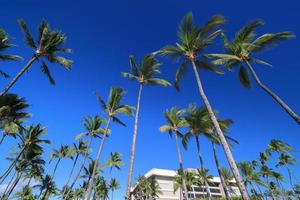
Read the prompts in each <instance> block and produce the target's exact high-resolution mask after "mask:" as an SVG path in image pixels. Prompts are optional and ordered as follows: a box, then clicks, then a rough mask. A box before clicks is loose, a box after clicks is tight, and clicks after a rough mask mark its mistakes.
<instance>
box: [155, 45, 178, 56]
mask: <svg viewBox="0 0 300 200" xmlns="http://www.w3.org/2000/svg"><path fill="white" fill-rule="evenodd" d="M158 55H161V56H166V57H170V58H174V59H180V58H181V57H182V56H183V55H184V51H182V49H180V48H178V47H176V46H173V45H167V46H165V47H163V48H161V49H160V50H159V52H158Z"/></svg>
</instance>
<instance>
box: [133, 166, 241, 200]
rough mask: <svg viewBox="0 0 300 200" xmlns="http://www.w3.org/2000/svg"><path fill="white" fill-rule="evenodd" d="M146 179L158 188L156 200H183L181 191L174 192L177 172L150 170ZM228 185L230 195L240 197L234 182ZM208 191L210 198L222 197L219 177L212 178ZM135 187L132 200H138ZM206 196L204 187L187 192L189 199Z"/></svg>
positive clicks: (194, 170)
mask: <svg viewBox="0 0 300 200" xmlns="http://www.w3.org/2000/svg"><path fill="white" fill-rule="evenodd" d="M186 171H189V172H195V173H197V170H196V169H186ZM144 176H145V177H146V178H147V179H155V180H156V181H157V183H158V185H159V187H160V191H161V194H158V197H157V198H155V199H156V200H184V198H183V197H182V191H181V189H178V190H177V191H176V192H174V188H173V183H174V179H175V177H176V176H177V171H174V170H166V169H156V168H154V169H151V170H150V171H148V172H147V173H146V174H145V175H144ZM231 183H232V184H231V185H230V187H229V188H230V195H231V196H240V192H239V190H238V188H237V187H236V186H235V182H234V181H232V182H231ZM209 189H210V192H211V195H212V197H224V196H225V193H224V191H223V188H222V186H221V181H220V178H219V177H213V179H212V180H211V184H210V185H209ZM136 192H137V191H136V187H133V188H132V196H133V199H134V200H140V199H139V198H138V195H136V194H135V193H136ZM206 194H207V192H206V188H205V186H204V185H203V186H196V185H195V186H192V188H191V189H190V190H189V191H188V196H189V198H190V199H196V198H203V197H205V195H206Z"/></svg>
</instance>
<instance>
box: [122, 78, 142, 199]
mask: <svg viewBox="0 0 300 200" xmlns="http://www.w3.org/2000/svg"><path fill="white" fill-rule="evenodd" d="M142 90H143V84H140V85H139V92H138V97H137V104H136V112H135V120H134V129H133V137H132V146H131V153H130V163H129V170H128V179H127V190H126V197H125V199H127V200H131V191H130V189H131V180H132V172H133V164H134V157H135V147H136V138H137V131H138V120H139V112H140V102H141V96H142Z"/></svg>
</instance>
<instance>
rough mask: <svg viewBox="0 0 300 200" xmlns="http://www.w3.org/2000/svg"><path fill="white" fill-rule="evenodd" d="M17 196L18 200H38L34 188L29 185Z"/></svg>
mask: <svg viewBox="0 0 300 200" xmlns="http://www.w3.org/2000/svg"><path fill="white" fill-rule="evenodd" d="M15 196H16V198H17V199H18V200H36V198H35V195H34V194H33V192H32V188H31V187H30V186H29V185H26V186H24V187H23V188H22V190H21V191H20V192H17V193H16V195H15Z"/></svg>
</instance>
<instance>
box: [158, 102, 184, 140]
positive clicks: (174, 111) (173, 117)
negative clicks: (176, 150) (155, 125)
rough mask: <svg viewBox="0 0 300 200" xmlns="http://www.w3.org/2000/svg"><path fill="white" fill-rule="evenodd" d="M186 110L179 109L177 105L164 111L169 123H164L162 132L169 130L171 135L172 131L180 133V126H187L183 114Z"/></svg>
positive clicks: (161, 128)
mask: <svg viewBox="0 0 300 200" xmlns="http://www.w3.org/2000/svg"><path fill="white" fill-rule="evenodd" d="M185 112H186V111H185V110H184V109H178V108H177V107H172V108H171V109H170V110H166V111H165V112H164V115H165V118H166V120H167V122H168V125H163V126H161V127H160V128H159V130H160V131H161V132H166V131H167V132H169V134H170V135H171V134H172V132H173V131H174V132H176V134H179V135H181V134H180V132H179V130H178V129H179V128H182V127H186V126H187V122H186V120H185V119H184V117H183V115H184V113H185Z"/></svg>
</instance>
